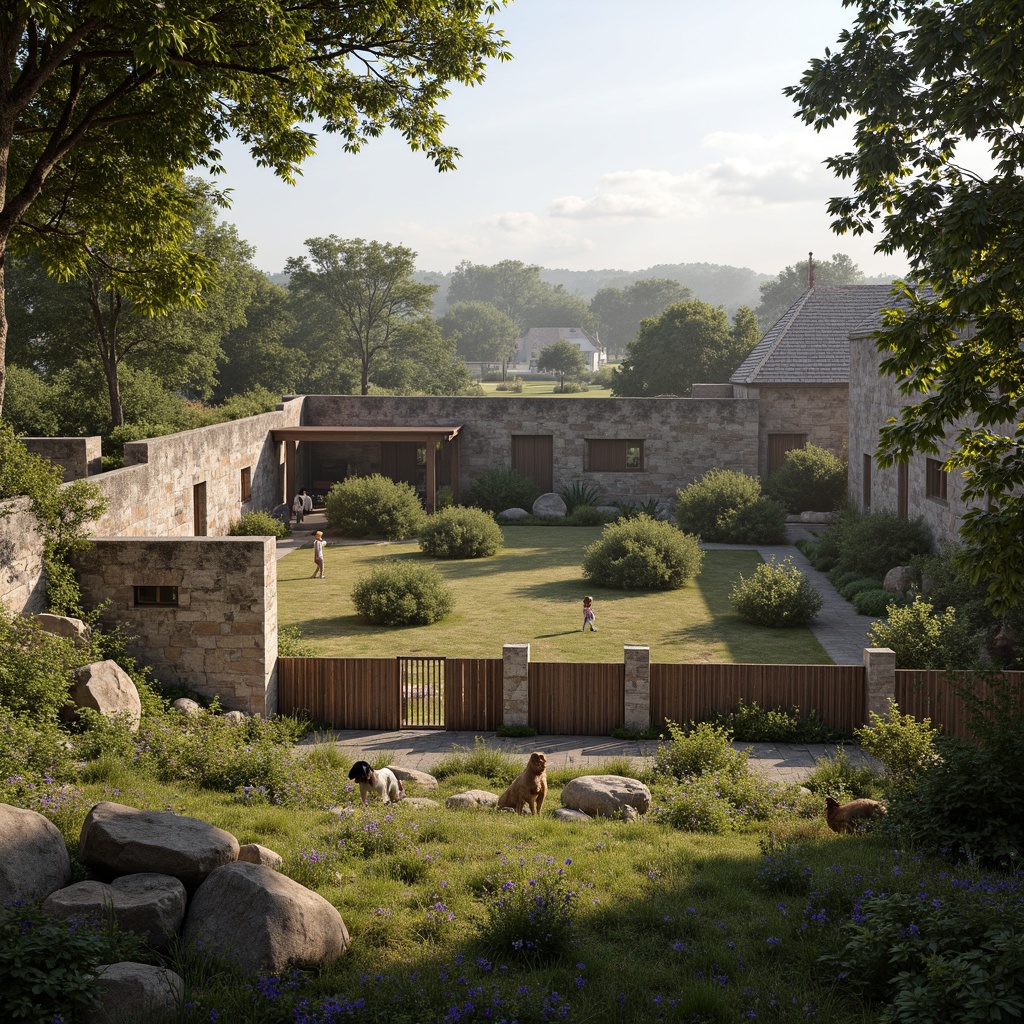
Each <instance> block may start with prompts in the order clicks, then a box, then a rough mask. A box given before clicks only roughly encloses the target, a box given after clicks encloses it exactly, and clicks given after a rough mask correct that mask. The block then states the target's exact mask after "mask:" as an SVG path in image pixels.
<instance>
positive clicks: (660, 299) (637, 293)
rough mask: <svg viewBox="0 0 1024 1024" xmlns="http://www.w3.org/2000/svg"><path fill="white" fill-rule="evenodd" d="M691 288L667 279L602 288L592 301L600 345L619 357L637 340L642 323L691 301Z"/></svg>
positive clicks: (591, 308) (648, 279) (645, 280)
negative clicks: (674, 303)
mask: <svg viewBox="0 0 1024 1024" xmlns="http://www.w3.org/2000/svg"><path fill="white" fill-rule="evenodd" d="M692 297H693V293H692V292H691V291H690V289H689V288H685V287H683V285H681V284H680V283H679V282H678V281H673V280H671V279H669V278H665V277H646V278H642V279H641V280H639V281H634V282H633V283H632V284H629V285H627V286H626V287H625V288H600V289H598V291H597V294H596V295H595V296H594V297H593V298H592V299H591V300H590V312H591V313H592V314H593V316H594V317H595V319H596V320H597V327H598V330H599V331H600V335H601V344H602V345H604V347H605V348H606V349H608V351H609V352H614V353H615V354H616V355H618V354H619V353H622V352H625V350H626V346H627V345H628V344H629V343H630V342H631V341H633V340H635V338H636V335H637V332H638V331H639V330H640V321H641V320H646V319H648V318H650V317H655V316H661V314H662V313H663V312H664V311H665V308H666V307H667V306H670V305H672V303H673V302H685V301H686V300H687V299H689V298H692Z"/></svg>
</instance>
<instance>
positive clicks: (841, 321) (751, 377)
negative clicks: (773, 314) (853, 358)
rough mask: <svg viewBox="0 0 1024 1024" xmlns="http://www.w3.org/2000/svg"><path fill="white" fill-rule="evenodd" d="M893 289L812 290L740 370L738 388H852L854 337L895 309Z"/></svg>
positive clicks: (859, 286) (836, 287)
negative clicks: (887, 309) (884, 312)
mask: <svg viewBox="0 0 1024 1024" xmlns="http://www.w3.org/2000/svg"><path fill="white" fill-rule="evenodd" d="M890 291H891V287H890V286H889V285H887V284H857V285H833V286H829V287H814V288H808V289H807V291H805V292H804V293H803V295H801V296H800V298H799V299H797V300H796V302H794V303H793V305H792V306H790V307H789V309H787V310H786V312H785V313H783V314H782V316H781V317H779V319H778V320H777V321H776V323H775V325H774V326H773V327H772V328H771V329H770V330H769V331H768V332H767V333H766V334H765V336H764V337H763V338H762V339H761V340H760V341H759V342H758V343H757V345H756V346H755V347H754V349H753V351H752V352H751V353H750V355H748V356H747V358H746V359H744V360H743V362H742V363H741V364H740V366H739V369H737V370H736V372H735V373H734V374H733V375H732V377H731V378H730V380H731V381H732V383H733V384H848V383H849V382H850V334H851V333H853V332H854V331H856V330H857V328H858V327H861V326H862V325H863V324H864V322H865V321H868V320H870V318H871V317H875V318H876V319H877V317H878V314H879V313H880V312H881V310H882V309H884V308H885V306H886V305H888V304H889V302H890V301H891V300H890V294H889V293H890Z"/></svg>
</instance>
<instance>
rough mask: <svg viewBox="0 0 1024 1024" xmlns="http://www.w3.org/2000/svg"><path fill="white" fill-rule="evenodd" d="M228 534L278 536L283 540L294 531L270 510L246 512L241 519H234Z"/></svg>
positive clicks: (235, 535)
mask: <svg viewBox="0 0 1024 1024" xmlns="http://www.w3.org/2000/svg"><path fill="white" fill-rule="evenodd" d="M228 534H229V536H232V537H277V539H278V540H283V539H284V538H285V537H290V536H291V535H292V531H291V530H290V529H289V528H288V525H287V524H286V523H282V522H281V520H280V519H277V518H276V517H275V516H272V515H271V514H270V513H269V512H246V513H245V515H243V516H242V518H241V519H235V520H233V521H232V523H231V525H230V526H229V527H228Z"/></svg>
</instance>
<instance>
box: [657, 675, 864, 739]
mask: <svg viewBox="0 0 1024 1024" xmlns="http://www.w3.org/2000/svg"><path fill="white" fill-rule="evenodd" d="M741 699H742V700H743V701H745V702H746V703H747V704H750V703H753V702H754V701H757V703H758V705H759V706H760V707H762V708H765V709H771V708H776V707H783V708H792V707H796V708H799V709H800V711H801V713H803V714H805V715H809V714H810V713H811V712H812V711H814V712H816V713H817V714H818V716H819V717H820V718H821V719H822V720H823V721H825V722H827V723H828V724H829V725H831V726H834V727H835V728H837V729H842V730H843V731H844V732H853V730H854V729H856V728H857V727H858V726H860V725H863V724H864V667H863V666H862V665H717V664H702V665H665V664H659V663H656V662H655V663H652V664H651V724H652V725H654V726H659V725H661V724H662V723H664V721H665V719H666V718H670V719H671V720H672V721H673V722H680V723H683V722H691V721H692V722H699V721H700V720H701V719H705V718H708V717H709V716H710V715H711V714H713V713H715V712H717V711H729V710H730V709H732V708H734V707H735V706H736V705H737V704H738V703H739V702H740V700H741Z"/></svg>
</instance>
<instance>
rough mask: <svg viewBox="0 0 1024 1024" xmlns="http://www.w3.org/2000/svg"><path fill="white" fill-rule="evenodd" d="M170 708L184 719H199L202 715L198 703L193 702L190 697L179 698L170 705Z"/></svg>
mask: <svg viewBox="0 0 1024 1024" xmlns="http://www.w3.org/2000/svg"><path fill="white" fill-rule="evenodd" d="M171 707H172V708H174V710H175V711H177V712H178V714H179V715H182V716H183V717H184V718H199V717H200V715H202V713H203V709H202V707H201V706H200V704H199V702H198V701H195V700H193V699H192V698H191V697H179V698H178V699H177V700H176V701H174V702H173V703H172V704H171Z"/></svg>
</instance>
